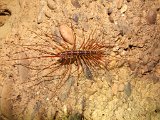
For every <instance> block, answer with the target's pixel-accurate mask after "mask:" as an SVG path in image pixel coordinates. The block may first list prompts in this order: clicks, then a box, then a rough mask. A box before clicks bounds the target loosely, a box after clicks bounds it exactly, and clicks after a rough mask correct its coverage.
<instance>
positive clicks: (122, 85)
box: [118, 84, 124, 92]
mask: <svg viewBox="0 0 160 120" xmlns="http://www.w3.org/2000/svg"><path fill="white" fill-rule="evenodd" d="M123 90H124V84H120V85H119V86H118V91H120V92H121V91H123Z"/></svg>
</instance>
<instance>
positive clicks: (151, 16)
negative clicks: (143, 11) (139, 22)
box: [147, 9, 157, 24]
mask: <svg viewBox="0 0 160 120" xmlns="http://www.w3.org/2000/svg"><path fill="white" fill-rule="evenodd" d="M156 19H157V11H156V10H154V9H152V10H149V11H148V13H147V21H148V23H149V24H155V23H156Z"/></svg>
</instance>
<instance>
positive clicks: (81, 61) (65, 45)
mask: <svg viewBox="0 0 160 120" xmlns="http://www.w3.org/2000/svg"><path fill="white" fill-rule="evenodd" d="M59 31H60V34H61V36H62V37H58V36H49V35H47V34H45V35H46V37H49V38H50V39H48V40H45V42H46V43H47V45H44V44H36V45H22V46H23V48H24V49H25V48H26V49H27V50H33V51H37V52H40V53H41V54H43V55H41V56H38V57H37V56H36V57H28V58H22V59H14V60H25V59H35V58H38V59H41V58H51V59H52V61H50V63H48V65H45V66H44V67H41V68H40V69H39V68H34V67H29V66H25V65H23V66H25V67H28V68H30V69H33V70H38V74H40V75H41V77H40V78H36V79H37V80H40V79H43V78H45V77H46V78H50V79H51V78H53V76H52V74H53V73H55V72H57V73H59V72H58V71H60V73H61V74H60V85H58V86H60V87H61V86H62V85H63V84H64V83H65V82H66V80H67V79H68V78H69V76H70V75H72V74H73V73H75V72H76V73H77V76H78V78H79V77H80V75H81V73H83V74H84V75H85V76H86V78H87V79H91V80H93V79H94V76H93V74H92V72H95V73H96V72H97V68H100V69H106V70H107V65H106V63H105V62H106V48H107V47H108V45H107V44H106V43H105V41H104V40H103V39H95V38H93V35H94V32H95V31H92V32H91V33H90V35H89V36H88V39H83V41H82V42H81V44H80V46H78V47H77V45H76V36H75V34H74V33H73V30H72V29H71V28H70V27H68V26H67V25H61V26H60V27H59ZM31 32H33V31H31ZM56 37H58V38H60V39H61V41H60V42H57V41H55V39H56ZM34 46H38V47H42V48H41V49H39V48H35V47H34ZM46 46H47V47H49V48H51V51H50V49H47V50H46V49H43V48H45V47H46ZM31 47H34V48H31ZM24 51H25V50H24ZM73 66H74V68H75V70H74V69H73V68H72V67H73ZM61 68H64V70H62V69H61ZM45 70H48V71H47V72H45V74H44V75H43V74H42V72H43V71H45ZM34 77H36V76H34ZM41 82H43V80H42V81H39V82H38V84H40V83H41ZM36 85H37V84H36Z"/></svg>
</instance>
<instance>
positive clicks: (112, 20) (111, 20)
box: [108, 15, 114, 23]
mask: <svg viewBox="0 0 160 120" xmlns="http://www.w3.org/2000/svg"><path fill="white" fill-rule="evenodd" d="M108 18H109V21H110V22H111V23H114V19H113V16H112V15H110V16H109V17H108Z"/></svg>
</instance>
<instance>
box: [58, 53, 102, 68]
mask: <svg viewBox="0 0 160 120" xmlns="http://www.w3.org/2000/svg"><path fill="white" fill-rule="evenodd" d="M103 55H104V51H96V50H91V51H90V50H70V51H64V52H61V53H58V54H57V56H59V57H60V59H59V60H58V61H59V62H60V63H61V64H62V65H66V64H72V63H74V62H77V61H79V62H80V60H81V59H83V61H84V59H85V60H93V57H94V58H101V57H102V56H103Z"/></svg>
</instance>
